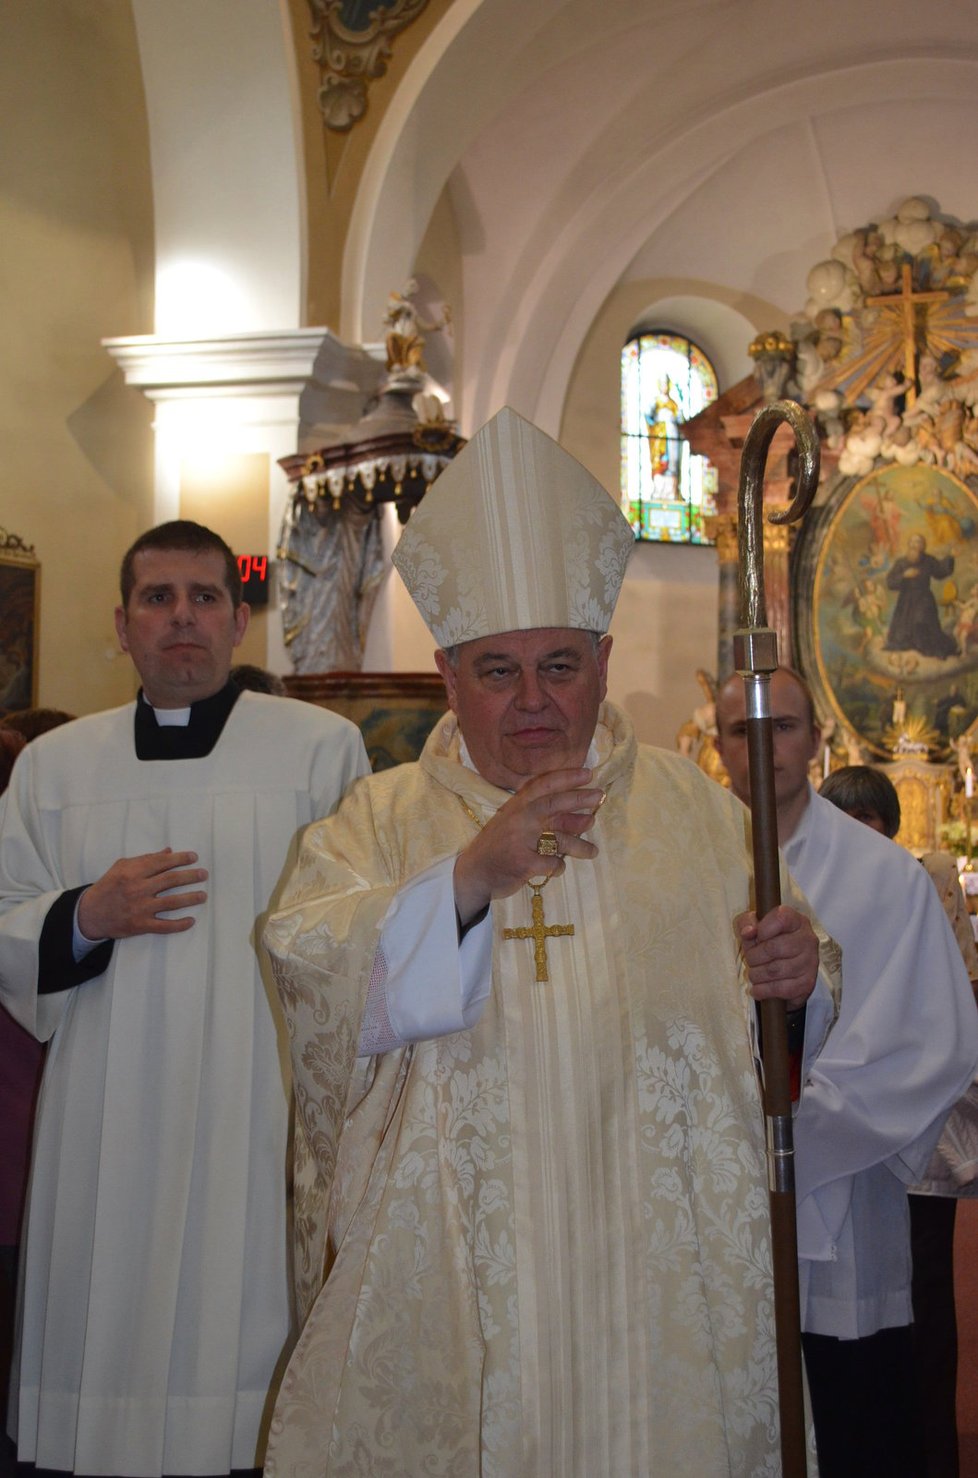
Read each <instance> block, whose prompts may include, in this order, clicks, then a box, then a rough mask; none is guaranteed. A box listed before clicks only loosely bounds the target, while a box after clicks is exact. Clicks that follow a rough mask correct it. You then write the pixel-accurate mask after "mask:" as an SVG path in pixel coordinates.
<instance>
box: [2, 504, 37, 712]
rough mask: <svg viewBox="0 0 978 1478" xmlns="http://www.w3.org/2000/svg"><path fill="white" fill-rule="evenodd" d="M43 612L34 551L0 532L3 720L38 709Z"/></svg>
mask: <svg viewBox="0 0 978 1478" xmlns="http://www.w3.org/2000/svg"><path fill="white" fill-rule="evenodd" d="M40 609H41V567H40V565H39V564H38V562H37V558H36V556H35V554H34V550H33V548H32V547H30V546H29V545H26V544H24V542H23V541H22V540H21V539H19V538H17V536H16V535H14V534H6V533H4V531H3V530H0V718H3V717H5V716H6V715H7V714H8V713H15V712H17V711H18V710H19V709H22V708H36V707H37V687H38V651H39V639H40Z"/></svg>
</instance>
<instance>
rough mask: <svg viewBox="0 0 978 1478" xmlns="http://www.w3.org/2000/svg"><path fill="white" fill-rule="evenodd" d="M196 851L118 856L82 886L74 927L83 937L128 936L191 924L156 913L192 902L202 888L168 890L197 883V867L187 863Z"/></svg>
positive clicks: (201, 876)
mask: <svg viewBox="0 0 978 1478" xmlns="http://www.w3.org/2000/svg"><path fill="white" fill-rule="evenodd" d="M196 861H197V853H196V852H174V850H173V848H172V847H164V848H163V850H162V852H147V853H145V854H144V855H143V856H142V857H120V858H119V861H118V862H113V864H112V866H111V867H110V868H109V870H108V872H106V873H103V875H102V876H101V877H100V878H99V880H98V882H97V883H92V885H91V887H90V888H86V889H85V892H84V893H83V894H82V895H81V898H80V900H79V903H78V915H77V917H78V927H79V929H80V930H81V932H82V934H84V936H85V938H86V939H90V940H93V941H96V940H101V939H129V938H130V937H131V936H132V935H134V934H180V933H182V932H183V931H184V930H185V929H191V928H193V924H194V920H193V919H192V918H182V919H169V918H163V917H161V915H163V914H167V913H171V912H172V911H173V910H174V909H177V908H196V907H197V906H198V905H199V904H201V903H204V902H205V901H206V899H207V894H206V893H204V892H202V891H200V890H194V891H191V892H189V893H183V892H178V891H173V890H175V889H181V888H188V887H190V885H191V884H193V883H202V882H203V881H204V880H205V878H206V877H207V870H206V868H203V867H191V866H190V864H191V863H192V862H196Z"/></svg>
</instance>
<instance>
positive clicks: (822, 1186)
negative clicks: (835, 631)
mask: <svg viewBox="0 0 978 1478" xmlns="http://www.w3.org/2000/svg"><path fill="white" fill-rule="evenodd" d="M770 696H771V713H772V727H773V734H774V782H775V804H776V807H777V817H778V838H779V841H780V843H781V848H782V851H783V852H784V856H785V860H786V862H787V864H788V867H789V869H790V872H791V875H792V877H793V878H794V879H795V880H796V882H797V883H798V884H799V886H800V887H801V889H802V890H803V892H804V894H805V896H806V898H807V899H808V901H809V903H810V904H811V906H812V908H813V909H814V910H815V912H816V914H817V916H818V918H819V920H820V921H821V923H822V924H823V926H824V927H825V928H826V929H827V930H828V932H829V933H830V935H831V936H832V937H833V939H835V940H836V941H837V943H838V944H839V945H840V946H841V949H842V1002H841V1008H840V1013H839V1019H838V1021H837V1022H836V1024H835V1026H834V1027H833V1029H832V1031H831V1033H830V1035H829V1037H828V1040H827V1041H826V1043H825V1045H824V1047H823V1048H822V1051H821V1052H820V1054H819V1056H818V1058H817V1060H816V1061H815V1062H814V1064H813V1065H812V1066H811V1068H810V1069H809V1071H808V1072H807V1074H806V1080H805V1082H804V1084H803V1088H802V1096H801V1102H800V1104H799V1107H798V1112H797V1114H796V1117H795V1124H794V1135H795V1167H796V1190H797V1199H798V1251H799V1259H800V1265H799V1273H800V1283H801V1312H802V1330H803V1345H804V1351H805V1365H806V1370H807V1373H808V1382H809V1387H810V1390H811V1395H812V1408H813V1414H814V1418H815V1433H816V1438H817V1442H818V1453H819V1471H820V1473H821V1475H822V1478H849V1475H852V1478H865V1475H866V1474H867V1473H886V1474H887V1475H888V1478H897V1475H900V1478H919V1475H920V1474H921V1473H922V1471H923V1458H922V1449H921V1436H920V1430H919V1424H918V1423H917V1421H916V1420H915V1413H916V1399H915V1391H914V1365H913V1331H912V1327H911V1321H912V1308H911V1266H910V1230H909V1217H908V1212H907V1197H906V1188H907V1185H908V1184H909V1183H911V1182H912V1181H914V1180H916V1179H918V1178H919V1177H920V1175H921V1174H922V1173H923V1171H924V1168H925V1166H926V1165H927V1162H928V1159H929V1156H930V1153H931V1151H932V1149H933V1147H934V1145H935V1143H936V1141H937V1138H938V1135H939V1134H940V1131H941V1128H942V1126H943V1124H944V1121H945V1119H946V1118H947V1115H948V1112H949V1110H950V1108H951V1106H952V1104H953V1103H954V1102H955V1100H956V1099H957V1098H958V1097H959V1096H960V1094H961V1093H962V1092H963V1091H964V1089H965V1087H966V1086H967V1084H968V1083H969V1082H970V1081H971V1079H972V1077H973V1076H974V1071H975V1065H976V1063H978V1018H976V1013H975V1008H974V998H973V996H972V994H971V987H970V985H969V982H968V977H967V975H966V973H965V970H964V966H963V965H962V962H961V956H960V954H959V952H958V948H957V945H956V944H955V941H954V936H953V935H952V933H951V930H950V928H949V927H948V923H947V919H946V918H945V916H944V911H943V909H942V908H941V905H940V901H939V900H938V898H937V895H936V893H935V892H934V889H933V888H932V886H931V884H930V881H929V879H928V878H927V875H926V874H925V872H924V870H923V868H921V867H920V866H918V864H917V863H916V862H915V861H914V859H913V858H912V857H911V856H910V854H909V853H907V852H904V851H903V850H902V848H899V847H894V846H892V845H890V844H889V843H888V842H887V841H886V840H885V839H884V838H882V837H879V836H877V835H876V834H874V833H873V832H872V831H871V830H870V829H869V828H868V827H865V826H860V825H859V823H858V822H855V821H853V820H852V819H851V818H850V817H848V816H846V815H844V814H843V813H842V812H841V811H839V810H837V809H836V807H835V806H833V805H831V804H830V803H829V802H828V801H825V800H822V799H821V797H820V796H819V795H818V794H817V793H816V792H815V790H814V789H813V788H812V786H811V785H810V783H809V780H808V766H809V763H810V762H811V760H812V759H813V758H814V756H815V754H816V753H817V751H818V746H819V740H820V731H819V728H818V725H817V724H816V722H815V710H814V706H813V703H812V698H811V694H810V693H809V691H808V689H807V687H806V686H805V683H804V681H803V680H802V678H801V677H800V676H799V675H798V674H797V673H795V672H793V671H791V670H790V669H788V668H781V669H779V670H778V671H777V672H775V673H774V674H773V676H772V679H771V694H770ZM717 749H718V751H719V753H720V756H721V758H722V760H723V762H724V764H725V765H726V767H727V771H728V773H729V775H730V783H731V787H732V789H733V791H734V794H735V795H737V796H739V798H740V799H741V800H742V801H745V802H748V801H749V799H750V779H749V772H748V759H747V721H746V705H745V695H744V683H743V680H742V679H741V678H740V677H738V676H734V677H731V678H729V679H728V680H727V681H726V682H725V683H724V684H723V686H722V687H721V689H720V691H719V693H718V696H717Z"/></svg>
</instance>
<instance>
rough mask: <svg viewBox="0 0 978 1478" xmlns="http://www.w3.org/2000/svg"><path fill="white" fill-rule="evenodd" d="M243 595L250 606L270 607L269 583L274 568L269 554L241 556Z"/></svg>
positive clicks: (239, 559)
mask: <svg viewBox="0 0 978 1478" xmlns="http://www.w3.org/2000/svg"><path fill="white" fill-rule="evenodd" d="M238 569H239V570H240V571H241V594H242V596H243V598H244V601H245V603H246V604H247V605H249V606H267V605H268V581H269V576H270V575H271V572H272V567H271V565H270V564H269V561H268V555H267V554H239V555H238Z"/></svg>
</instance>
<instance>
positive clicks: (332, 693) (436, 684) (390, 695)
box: [283, 672, 448, 771]
mask: <svg viewBox="0 0 978 1478" xmlns="http://www.w3.org/2000/svg"><path fill="white" fill-rule="evenodd" d="M283 681H284V683H285V687H286V690H287V692H288V694H289V696H290V698H303V699H305V700H306V701H307V702H309V703H318V704H319V705H320V707H322V708H330V709H332V710H333V711H334V712H335V713H341V714H342V715H343V717H344V718H348V719H350V720H351V722H352V723H355V724H356V725H357V727H358V728H359V730H360V732H361V734H362V735H363V742H364V746H365V748H366V751H367V756H368V758H369V760H370V767H371V769H372V770H375V771H376V770H387V769H390V768H391V766H393V765H401V764H404V763H406V762H407V761H410V760H416V759H417V757H418V755H419V754H420V753H421V751H422V749H423V748H424V744H425V740H426V739H427V738H428V735H429V734H430V733H431V731H432V729H433V728H434V727H435V724H436V723H437V722H438V720H439V719H440V718H441V716H442V714H443V713H446V712H447V710H448V699H447V698H446V696H445V684H444V683H443V682H442V680H441V678H440V677H439V675H438V673H437V672H431V673H428V672H321V673H293V674H291V675H289V676H287V677H285V678H284V679H283Z"/></svg>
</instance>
